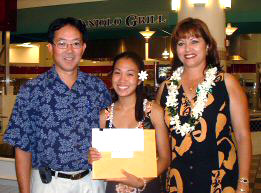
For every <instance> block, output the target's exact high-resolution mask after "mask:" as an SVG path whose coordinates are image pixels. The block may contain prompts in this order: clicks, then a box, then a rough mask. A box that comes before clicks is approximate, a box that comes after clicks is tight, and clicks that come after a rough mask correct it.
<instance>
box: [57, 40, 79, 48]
mask: <svg viewBox="0 0 261 193" xmlns="http://www.w3.org/2000/svg"><path fill="white" fill-rule="evenodd" d="M53 44H54V45H55V46H56V47H57V48H60V49H67V48H68V46H69V45H72V47H73V48H74V49H79V48H81V47H82V45H83V44H82V42H81V41H79V40H76V41H73V42H70V43H69V42H67V41H66V40H59V41H57V42H54V43H53Z"/></svg>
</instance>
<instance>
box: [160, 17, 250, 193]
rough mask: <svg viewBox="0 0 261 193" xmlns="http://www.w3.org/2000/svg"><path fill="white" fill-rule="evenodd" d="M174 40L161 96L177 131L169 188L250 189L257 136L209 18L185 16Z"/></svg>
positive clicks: (193, 191)
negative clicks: (253, 140) (221, 58)
mask: <svg viewBox="0 0 261 193" xmlns="http://www.w3.org/2000/svg"><path fill="white" fill-rule="evenodd" d="M172 46H173V53H174V65H173V74H172V76H171V78H169V79H168V80H166V81H165V82H163V83H162V85H161V87H160V89H159V92H158V94H157V97H156V98H157V99H156V100H157V102H158V103H159V104H161V106H162V107H164V109H165V122H166V124H167V126H168V128H169V133H170V137H171V141H170V142H171V155H172V158H171V165H170V167H169V170H168V176H167V190H168V192H170V193H210V192H211V193H214V192H215V193H221V192H222V193H235V192H236V193H244V192H245V193H246V192H248V191H249V170H250V161H251V139H250V129H249V114H248V106H247V99H246V96H245V93H244V91H243V89H242V88H241V86H240V84H239V82H238V81H237V80H236V78H234V77H233V76H232V75H230V74H228V73H224V72H223V71H222V69H221V67H220V61H219V57H218V51H217V45H216V42H215V40H214V39H213V37H212V36H211V34H210V32H209V30H208V27H207V25H206V24H205V23H204V22H203V21H201V20H199V19H193V18H187V19H184V20H182V21H180V23H178V25H177V26H176V29H175V30H174V32H173V34H172ZM232 132H234V134H235V140H236V142H237V149H236V147H235V145H234V142H233V140H232Z"/></svg>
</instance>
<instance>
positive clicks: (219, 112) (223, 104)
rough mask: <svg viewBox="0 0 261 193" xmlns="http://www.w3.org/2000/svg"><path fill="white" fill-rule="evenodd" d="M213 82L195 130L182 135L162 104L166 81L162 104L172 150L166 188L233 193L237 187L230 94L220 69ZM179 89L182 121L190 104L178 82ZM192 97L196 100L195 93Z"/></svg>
mask: <svg viewBox="0 0 261 193" xmlns="http://www.w3.org/2000/svg"><path fill="white" fill-rule="evenodd" d="M215 84H216V85H215V86H213V87H212V93H211V94H208V101H207V106H206V107H205V110H204V112H203V114H202V117H201V118H200V120H199V121H198V122H197V123H196V124H195V126H196V127H195V130H194V131H192V132H191V133H189V134H187V135H185V136H181V135H180V134H177V133H176V132H175V130H174V129H173V128H172V127H170V115H169V113H168V112H167V109H166V108H165V107H166V105H165V103H166V96H168V88H167V87H168V83H167V85H165V88H164V90H163V94H162V97H161V106H163V107H164V108H165V121H166V122H167V123H168V124H167V126H168V127H169V132H170V138H171V139H170V143H171V152H172V156H171V157H172V158H171V160H172V161H171V165H170V168H169V170H168V177H167V192H170V193H210V192H211V193H214V192H215V193H221V192H222V193H227V192H229V193H230V192H231V193H232V192H235V190H236V187H237V180H238V162H237V155H236V148H235V145H234V143H233V140H232V136H231V134H232V125H231V118H230V113H229V112H230V111H229V96H228V92H227V89H226V86H225V82H224V74H223V73H220V74H218V75H217V76H216V79H215ZM178 91H179V94H178V96H177V98H178V102H179V105H178V113H179V116H180V120H181V123H182V124H184V122H186V121H187V120H188V118H189V117H190V114H191V105H190V101H189V100H188V98H187V97H186V94H185V92H184V90H183V88H182V85H181V84H180V85H179V88H178ZM193 100H194V102H195V101H196V100H197V99H196V97H195V98H194V99H193Z"/></svg>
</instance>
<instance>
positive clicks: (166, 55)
mask: <svg viewBox="0 0 261 193" xmlns="http://www.w3.org/2000/svg"><path fill="white" fill-rule="evenodd" d="M164 39H165V49H164V51H163V52H162V54H161V55H162V58H164V59H168V58H169V52H168V50H167V37H165V38H164Z"/></svg>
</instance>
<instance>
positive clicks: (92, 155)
mask: <svg viewBox="0 0 261 193" xmlns="http://www.w3.org/2000/svg"><path fill="white" fill-rule="evenodd" d="M99 159H101V153H100V152H98V150H97V149H95V148H94V147H90V149H89V153H88V162H89V164H92V163H93V162H94V161H97V160H99Z"/></svg>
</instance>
